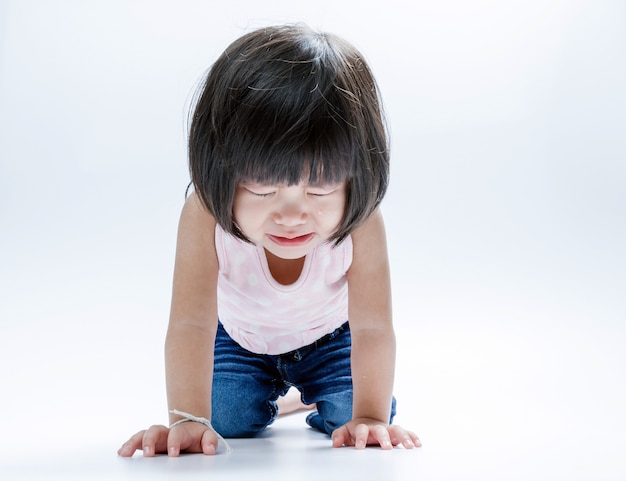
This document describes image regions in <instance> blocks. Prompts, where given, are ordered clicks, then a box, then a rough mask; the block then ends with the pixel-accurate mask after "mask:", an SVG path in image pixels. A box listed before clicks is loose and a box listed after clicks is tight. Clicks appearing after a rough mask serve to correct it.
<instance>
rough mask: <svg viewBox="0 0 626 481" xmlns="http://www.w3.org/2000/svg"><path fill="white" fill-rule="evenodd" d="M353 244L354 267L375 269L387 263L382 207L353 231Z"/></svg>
mask: <svg viewBox="0 0 626 481" xmlns="http://www.w3.org/2000/svg"><path fill="white" fill-rule="evenodd" d="M352 244H353V252H354V253H353V261H352V267H354V268H359V269H364V268H366V267H369V268H370V269H374V270H375V269H377V268H379V267H380V265H381V263H382V264H386V263H387V235H386V233H385V224H384V222H383V215H382V213H381V212H380V209H377V210H376V211H375V212H374V213H373V214H372V215H371V216H370V217H369V218H368V219H367V220H366V221H365V222H364V223H363V224H362V225H361V226H359V227H358V228H357V229H356V230H355V231H354V232H353V233H352ZM351 270H352V268H351Z"/></svg>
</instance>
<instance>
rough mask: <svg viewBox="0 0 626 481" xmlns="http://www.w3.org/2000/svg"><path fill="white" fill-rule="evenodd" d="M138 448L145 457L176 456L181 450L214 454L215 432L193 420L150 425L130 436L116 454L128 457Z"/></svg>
mask: <svg viewBox="0 0 626 481" xmlns="http://www.w3.org/2000/svg"><path fill="white" fill-rule="evenodd" d="M138 449H141V450H142V451H143V455H144V456H146V457H151V456H154V455H155V454H165V453H167V455H168V456H178V455H179V454H180V453H181V452H182V451H185V452H188V453H204V454H215V453H216V452H217V434H216V433H215V431H213V430H212V429H209V428H208V427H207V426H205V425H204V424H201V423H196V422H193V421H190V422H186V423H182V424H178V425H176V426H174V427H173V428H171V429H170V428H168V427H165V426H161V425H158V426H152V427H150V428H149V429H147V430H143V431H139V432H138V433H137V434H135V435H134V436H132V437H131V438H130V439H129V440H128V441H126V442H125V443H124V444H123V445H122V447H121V448H120V449H119V450H118V451H117V454H119V455H120V456H123V457H130V456H132V455H133V454H134V453H135V451H136V450H138Z"/></svg>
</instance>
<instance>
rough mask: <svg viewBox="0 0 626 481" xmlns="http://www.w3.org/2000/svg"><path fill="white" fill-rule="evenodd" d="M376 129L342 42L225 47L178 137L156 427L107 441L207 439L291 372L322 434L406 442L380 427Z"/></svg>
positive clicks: (357, 68)
mask: <svg viewBox="0 0 626 481" xmlns="http://www.w3.org/2000/svg"><path fill="white" fill-rule="evenodd" d="M387 143H388V142H387V135H386V130H385V127H384V122H383V118H382V112H381V104H380V101H379V97H378V89H377V86H376V83H375V80H374V78H373V76H372V74H371V72H370V70H369V68H368V66H367V64H366V62H365V60H364V59H363V57H362V56H361V54H360V53H359V52H358V51H357V50H356V49H355V48H354V47H353V46H351V45H350V44H348V43H347V42H345V41H344V40H342V39H340V38H338V37H336V36H333V35H329V34H322V33H316V32H314V31H312V30H310V29H308V28H307V27H304V26H281V27H273V28H263V29H260V30H258V31H254V32H252V33H249V34H247V35H245V36H243V37H241V38H240V39H239V40H237V41H235V42H234V43H233V44H232V45H230V46H229V47H228V48H227V49H226V51H225V52H224V53H223V54H222V56H221V57H220V58H219V59H218V60H217V62H216V63H215V64H214V65H213V67H212V68H211V70H210V72H209V74H208V76H207V78H206V81H205V83H204V85H203V86H202V90H201V93H200V96H199V98H198V99H197V101H196V105H195V111H194V113H193V118H192V122H191V129H190V135H189V159H190V171H191V176H192V181H193V185H194V193H193V194H191V195H190V196H189V198H188V199H187V201H186V203H185V206H184V208H183V211H182V214H181V219H180V225H179V232H178V243H177V251H176V264H175V270H174V288H173V296H172V308H171V315H170V323H169V328H168V332H167V339H166V344H165V361H166V380H167V397H168V404H169V407H170V409H171V411H170V422H171V425H170V427H169V428H167V427H165V426H153V427H151V428H150V429H148V430H144V431H140V432H139V433H137V434H135V435H134V436H133V437H131V438H130V440H128V441H127V442H126V443H125V444H124V445H123V446H122V447H121V448H120V450H119V454H120V455H122V456H132V455H133V453H134V452H135V450H137V449H143V454H144V456H153V455H154V454H156V453H168V454H169V455H171V456H177V455H178V454H179V453H180V452H181V451H186V452H203V453H205V454H214V453H215V452H216V451H217V446H218V438H219V437H220V436H219V435H221V436H224V437H250V436H254V435H255V434H257V433H259V432H261V431H263V430H264V429H265V428H266V427H267V426H268V425H269V424H271V423H272V422H273V421H274V420H275V418H276V416H277V415H278V411H279V408H278V406H279V403H278V400H279V398H280V397H281V396H283V395H284V394H285V393H286V392H287V390H288V389H289V388H290V387H294V388H295V389H297V390H298V391H299V392H300V394H301V400H302V403H303V404H305V405H312V406H314V408H315V410H314V411H312V412H311V413H310V414H309V415H308V417H307V419H306V421H307V423H308V424H309V425H310V426H311V427H313V428H315V429H317V430H319V431H322V432H324V433H328V434H329V435H331V436H332V445H333V446H335V447H339V446H343V445H349V446H356V447H357V448H364V447H365V446H366V445H379V446H381V447H382V448H384V449H390V448H392V447H393V446H397V445H403V446H404V447H405V448H413V447H417V446H420V445H421V444H420V441H419V439H418V438H417V436H416V435H415V434H414V433H412V432H410V431H406V430H405V429H403V428H401V427H400V426H397V425H391V421H392V419H393V417H394V414H395V400H394V399H393V396H392V387H393V379H394V363H395V337H394V331H393V326H392V320H391V294H390V280H389V265H388V259H387V250H386V242H385V232H384V227H383V220H382V217H381V213H380V211H379V210H378V206H379V204H380V202H381V200H382V198H383V196H384V194H385V191H386V189H387V184H388V176H389V157H388V148H387ZM348 320H349V322H348ZM209 420H210V422H209ZM218 433H219V434H218Z"/></svg>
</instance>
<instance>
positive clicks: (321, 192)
mask: <svg viewBox="0 0 626 481" xmlns="http://www.w3.org/2000/svg"><path fill="white" fill-rule="evenodd" d="M336 191H337V189H332V190H319V191H309V192H307V194H309V195H312V196H314V197H324V196H327V195H330V194H332V193H334V192H336Z"/></svg>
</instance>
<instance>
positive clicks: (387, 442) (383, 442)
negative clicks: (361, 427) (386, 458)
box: [371, 425, 393, 449]
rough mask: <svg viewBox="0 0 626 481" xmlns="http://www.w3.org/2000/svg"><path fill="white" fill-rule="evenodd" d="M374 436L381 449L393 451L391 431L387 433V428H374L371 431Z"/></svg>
mask: <svg viewBox="0 0 626 481" xmlns="http://www.w3.org/2000/svg"><path fill="white" fill-rule="evenodd" d="M371 434H372V436H373V437H374V439H375V440H376V442H377V443H378V444H380V447H381V448H383V449H391V448H393V446H392V444H391V439H390V438H389V431H387V427H386V426H381V425H378V426H374V427H373V428H372V431H371Z"/></svg>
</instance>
